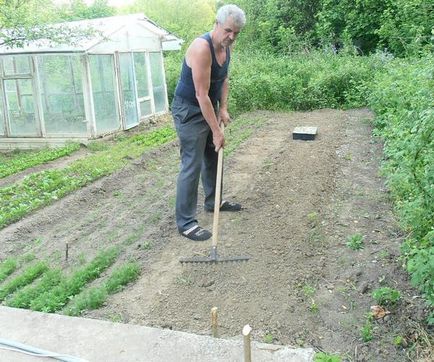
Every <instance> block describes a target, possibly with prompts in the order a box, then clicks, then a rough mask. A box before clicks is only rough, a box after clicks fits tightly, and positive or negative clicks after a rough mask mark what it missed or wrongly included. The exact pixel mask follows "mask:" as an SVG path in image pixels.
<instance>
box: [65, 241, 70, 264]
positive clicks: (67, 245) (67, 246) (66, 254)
mask: <svg viewBox="0 0 434 362" xmlns="http://www.w3.org/2000/svg"><path fill="white" fill-rule="evenodd" d="M68 254H69V244H68V242H66V246H65V260H66V261H68V256H69V255H68Z"/></svg>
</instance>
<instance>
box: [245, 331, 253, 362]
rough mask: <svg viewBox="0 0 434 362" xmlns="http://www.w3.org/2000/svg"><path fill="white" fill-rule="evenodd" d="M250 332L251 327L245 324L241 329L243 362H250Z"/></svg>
mask: <svg viewBox="0 0 434 362" xmlns="http://www.w3.org/2000/svg"><path fill="white" fill-rule="evenodd" d="M251 332H252V327H250V326H249V325H248V324H246V325H245V326H244V328H243V339H244V362H252V347H251V343H250V333H251Z"/></svg>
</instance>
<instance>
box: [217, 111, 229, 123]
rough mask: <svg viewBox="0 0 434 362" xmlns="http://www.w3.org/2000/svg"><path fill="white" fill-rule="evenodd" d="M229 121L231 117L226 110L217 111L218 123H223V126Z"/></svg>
mask: <svg viewBox="0 0 434 362" xmlns="http://www.w3.org/2000/svg"><path fill="white" fill-rule="evenodd" d="M230 121H231V117H230V116H229V112H228V111H227V109H226V108H220V110H219V116H218V122H219V124H220V122H223V123H224V125H225V126H227V125H228V124H229V122H230Z"/></svg>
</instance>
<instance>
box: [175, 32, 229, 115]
mask: <svg viewBox="0 0 434 362" xmlns="http://www.w3.org/2000/svg"><path fill="white" fill-rule="evenodd" d="M201 38H202V39H205V40H206V41H207V42H208V44H209V48H210V50H211V58H212V63H211V83H210V87H209V92H208V96H209V98H210V99H211V102H212V104H213V105H214V107H215V106H216V104H217V102H218V101H220V98H221V93H222V86H223V82H224V80H225V79H226V77H227V75H228V68H229V62H230V60H231V54H230V50H229V48H226V61H225V62H224V63H223V64H222V65H221V66H220V65H219V63H218V62H217V59H216V56H215V52H214V46H213V44H212V40H211V35H210V33H206V34H204V35H202V36H201ZM175 96H178V97H181V98H183V99H184V100H186V101H187V102H189V103H192V104H194V105H197V106H199V102H198V101H197V98H196V90H195V88H194V83H193V75H192V72H191V68H190V67H189V66H188V65H187V63H186V61H185V58H184V61H183V63H182V70H181V75H180V78H179V81H178V84H177V86H176V89H175Z"/></svg>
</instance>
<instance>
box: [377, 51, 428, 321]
mask: <svg viewBox="0 0 434 362" xmlns="http://www.w3.org/2000/svg"><path fill="white" fill-rule="evenodd" d="M433 79H434V56H433V55H429V56H425V57H423V58H420V59H417V58H412V59H406V60H393V61H391V62H390V63H389V64H388V65H387V67H386V68H385V72H382V73H377V75H376V77H375V80H374V82H373V83H372V86H371V94H370V96H369V104H370V106H371V108H372V109H373V110H374V111H375V112H376V114H377V117H376V121H375V126H376V130H375V131H376V133H377V134H378V135H380V136H381V137H382V138H383V139H384V143H385V144H384V153H385V158H386V159H385V161H384V166H383V172H384V174H385V175H386V178H387V185H388V187H389V189H390V193H391V196H392V198H393V201H394V204H395V209H396V212H397V214H398V217H399V220H400V223H401V226H402V228H403V229H404V230H405V231H406V232H407V233H408V238H407V240H406V241H405V243H404V244H403V247H402V253H403V256H404V258H405V260H406V261H407V269H408V271H409V272H410V273H411V275H412V282H413V284H414V285H415V286H418V287H419V288H421V290H422V292H423V293H424V295H425V297H426V298H427V301H428V304H429V305H431V306H432V305H434V283H433V280H434V261H433V260H434V259H433V255H434V232H433V220H434V188H433V185H434V108H433V89H434V88H433V87H434V84H433ZM431 319H434V313H433V314H432V316H431ZM433 322H434V321H433Z"/></svg>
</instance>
